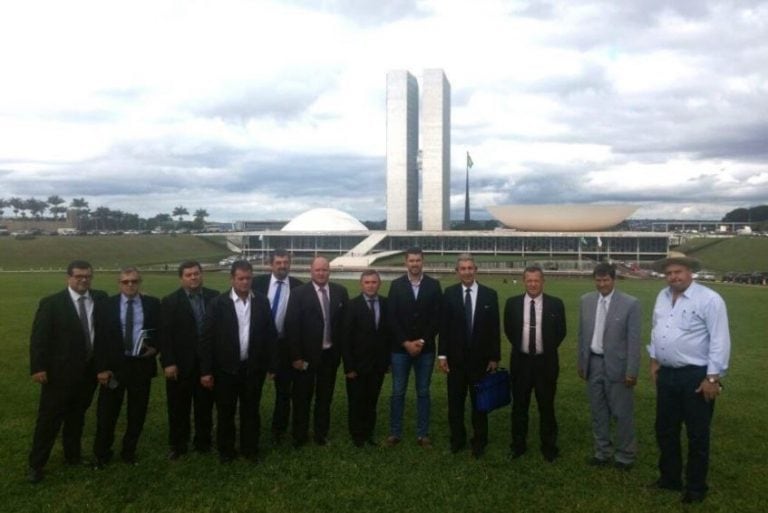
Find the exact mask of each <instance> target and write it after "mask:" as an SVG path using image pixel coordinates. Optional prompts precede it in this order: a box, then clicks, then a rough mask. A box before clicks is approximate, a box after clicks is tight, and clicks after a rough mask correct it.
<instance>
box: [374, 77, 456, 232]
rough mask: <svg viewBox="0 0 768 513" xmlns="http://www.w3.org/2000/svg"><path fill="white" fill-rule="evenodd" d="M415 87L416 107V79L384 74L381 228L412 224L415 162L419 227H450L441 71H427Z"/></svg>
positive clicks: (445, 87)
mask: <svg viewBox="0 0 768 513" xmlns="http://www.w3.org/2000/svg"><path fill="white" fill-rule="evenodd" d="M421 89H422V94H421V109H419V85H418V83H417V82H416V78H414V76H413V75H411V74H410V73H409V72H408V71H400V70H398V71H390V72H389V73H387V230H416V229H417V228H418V220H419V164H421V177H422V184H421V194H422V212H421V229H422V230H437V231H441V230H448V229H449V228H450V221H451V219H450V186H451V85H450V84H449V83H448V80H447V79H446V78H445V73H443V70H441V69H427V70H424V75H423V77H422V84H421ZM419 111H421V118H420V119H419ZM419 135H421V155H419ZM419 157H420V158H419Z"/></svg>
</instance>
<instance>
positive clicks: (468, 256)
mask: <svg viewBox="0 0 768 513" xmlns="http://www.w3.org/2000/svg"><path fill="white" fill-rule="evenodd" d="M461 262H472V263H473V264H474V265H475V267H477V264H476V263H475V257H473V256H472V253H459V256H457V257H456V270H458V269H459V263H461Z"/></svg>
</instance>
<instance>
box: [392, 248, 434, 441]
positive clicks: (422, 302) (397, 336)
mask: <svg viewBox="0 0 768 513" xmlns="http://www.w3.org/2000/svg"><path fill="white" fill-rule="evenodd" d="M405 266H406V269H407V272H406V274H404V275H403V276H401V277H400V278H397V279H395V280H393V281H392V285H391V286H390V288H389V320H390V327H391V329H392V399H391V403H390V416H389V436H388V437H387V439H386V441H385V444H386V445H388V446H390V447H392V446H394V445H397V444H398V443H399V442H400V440H401V439H402V437H403V411H404V410H405V392H406V389H407V388H408V376H409V374H410V373H411V367H413V370H414V374H415V376H416V414H417V419H416V443H418V444H419V445H420V446H422V447H431V446H432V442H431V441H430V439H429V410H430V397H429V386H430V383H431V380H432V370H433V368H434V366H435V338H436V337H437V333H438V331H439V329H440V303H441V301H442V289H441V287H440V282H438V281H437V280H436V279H434V278H432V277H430V276H427V275H426V274H424V255H423V253H422V251H421V249H420V248H410V249H408V250H407V251H406V254H405Z"/></svg>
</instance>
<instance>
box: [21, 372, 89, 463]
mask: <svg viewBox="0 0 768 513" xmlns="http://www.w3.org/2000/svg"><path fill="white" fill-rule="evenodd" d="M95 390H96V372H95V371H94V369H93V365H92V364H91V365H88V366H87V370H86V372H84V373H83V375H82V376H81V378H80V379H78V380H74V381H67V382H63V383H62V382H53V383H51V382H49V383H47V384H45V385H42V387H41V388H40V402H39V404H38V408H37V421H36V423H35V434H34V435H33V438H32V450H31V451H30V452H29V466H30V467H32V468H43V467H44V466H45V464H46V463H47V462H48V458H49V457H50V455H51V450H52V449H53V445H54V443H55V442H56V436H57V435H58V434H59V430H60V429H62V425H63V429H62V433H61V441H62V445H63V446H64V458H65V460H67V461H77V460H79V459H80V457H81V454H82V450H81V439H82V436H83V426H84V425H85V412H86V411H88V408H89V407H90V406H91V401H93V392H94V391H95Z"/></svg>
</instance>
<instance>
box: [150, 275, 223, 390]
mask: <svg viewBox="0 0 768 513" xmlns="http://www.w3.org/2000/svg"><path fill="white" fill-rule="evenodd" d="M200 292H201V294H202V296H203V302H204V303H205V309H206V310H208V308H209V305H210V303H211V300H212V299H213V298H215V297H216V296H218V295H219V293H218V291H215V290H213V289H209V288H206V287H203V288H202V290H201V291H200ZM160 311H161V319H162V320H161V326H160V364H161V365H162V366H163V368H165V367H170V366H171V365H175V366H176V367H177V368H178V373H179V377H181V378H189V377H190V376H191V375H192V373H195V374H196V373H197V370H198V366H197V345H198V343H199V340H198V339H199V336H198V333H197V324H196V323H195V314H194V313H193V312H192V304H191V303H190V301H189V297H188V296H187V292H186V291H185V290H184V289H183V288H181V287H180V288H179V289H177V290H176V291H175V292H172V293H171V294H168V295H167V296H165V297H164V298H163V300H162V301H161V303H160Z"/></svg>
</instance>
